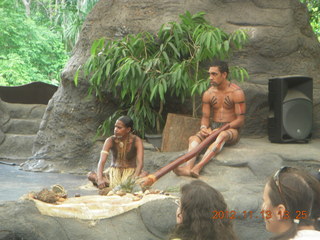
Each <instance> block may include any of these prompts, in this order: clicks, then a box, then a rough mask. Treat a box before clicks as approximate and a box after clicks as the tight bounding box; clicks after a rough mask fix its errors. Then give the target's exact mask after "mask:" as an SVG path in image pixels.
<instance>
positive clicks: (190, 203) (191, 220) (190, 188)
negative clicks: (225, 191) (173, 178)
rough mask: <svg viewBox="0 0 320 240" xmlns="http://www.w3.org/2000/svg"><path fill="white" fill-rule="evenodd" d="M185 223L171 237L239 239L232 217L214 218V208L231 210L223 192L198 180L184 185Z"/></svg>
mask: <svg viewBox="0 0 320 240" xmlns="http://www.w3.org/2000/svg"><path fill="white" fill-rule="evenodd" d="M180 202H181V203H180V204H181V205H180V208H181V214H182V223H181V224H177V225H176V227H175V229H174V231H173V232H172V234H171V236H170V239H172V238H180V239H182V240H189V239H190V240H207V239H211V240H215V239H219V240H234V239H237V237H236V235H235V233H234V231H233V224H232V222H231V221H232V220H231V219H228V218H222V219H213V211H223V212H225V211H228V208H227V204H226V203H225V201H224V198H223V196H222V194H221V193H220V192H218V191H217V190H215V189H214V188H213V187H211V186H210V185H208V184H206V183H204V182H202V181H200V180H196V181H193V182H191V183H189V184H186V185H184V186H183V187H182V188H181V201H180Z"/></svg>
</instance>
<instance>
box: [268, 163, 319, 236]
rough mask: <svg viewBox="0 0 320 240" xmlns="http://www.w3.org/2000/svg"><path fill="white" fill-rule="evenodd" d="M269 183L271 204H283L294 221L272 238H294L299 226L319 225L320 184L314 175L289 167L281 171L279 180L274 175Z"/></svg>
mask: <svg viewBox="0 0 320 240" xmlns="http://www.w3.org/2000/svg"><path fill="white" fill-rule="evenodd" d="M268 184H269V186H270V192H269V197H270V200H271V204H272V205H273V206H274V207H276V206H278V205H279V204H283V205H284V206H285V208H286V211H288V213H289V217H290V220H291V221H292V222H293V224H292V227H291V228H290V229H288V230H287V231H286V232H284V233H282V234H279V235H277V236H275V237H272V238H271V240H287V239H290V238H293V237H294V236H295V235H296V234H297V230H298V226H312V225H313V226H315V227H317V226H316V219H317V218H318V217H319V216H320V214H319V212H320V209H319V208H320V199H319V198H320V184H319V182H318V181H317V180H316V179H315V178H314V177H313V176H311V175H310V174H308V173H305V172H303V171H301V170H298V169H296V168H287V169H285V171H283V172H280V173H279V175H278V180H277V182H276V180H275V179H274V177H272V178H270V179H269V181H268ZM302 211H306V213H307V218H306V219H303V218H304V216H303V215H301V213H302ZM295 219H296V220H299V221H298V223H294V220H295Z"/></svg>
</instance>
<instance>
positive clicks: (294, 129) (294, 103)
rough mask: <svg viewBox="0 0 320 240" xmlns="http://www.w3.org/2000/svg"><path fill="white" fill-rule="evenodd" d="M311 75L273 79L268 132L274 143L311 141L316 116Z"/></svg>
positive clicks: (270, 90)
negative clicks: (314, 113)
mask: <svg viewBox="0 0 320 240" xmlns="http://www.w3.org/2000/svg"><path fill="white" fill-rule="evenodd" d="M312 86H313V82H312V78H310V77H302V76H287V77H279V78H271V79H269V95H268V100H269V116H268V135H269V140H270V141H271V142H277V143H285V142H308V140H309V139H310V138H311V131H312V118H313V98H312V92H313V87H312Z"/></svg>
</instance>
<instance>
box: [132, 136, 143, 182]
mask: <svg viewBox="0 0 320 240" xmlns="http://www.w3.org/2000/svg"><path fill="white" fill-rule="evenodd" d="M135 145H136V148H137V158H136V164H137V167H136V170H135V172H134V175H133V176H134V177H138V176H139V175H140V173H141V170H142V168H143V158H144V148H143V143H142V140H141V138H139V137H138V136H137V137H136V142H135Z"/></svg>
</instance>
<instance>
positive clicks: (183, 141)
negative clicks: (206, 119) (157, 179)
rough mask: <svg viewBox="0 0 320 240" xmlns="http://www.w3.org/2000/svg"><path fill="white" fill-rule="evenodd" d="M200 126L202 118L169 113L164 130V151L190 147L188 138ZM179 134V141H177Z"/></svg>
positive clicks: (162, 146)
mask: <svg viewBox="0 0 320 240" xmlns="http://www.w3.org/2000/svg"><path fill="white" fill-rule="evenodd" d="M199 128H200V119H199V118H194V117H191V116H184V115H180V114H173V113H169V114H168V116H167V120H166V125H165V126H164V129H163V132H162V145H161V151H162V152H178V151H183V150H185V149H187V148H188V139H189V137H190V136H192V135H194V133H196V132H197V131H199ZM177 136H179V141H177Z"/></svg>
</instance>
